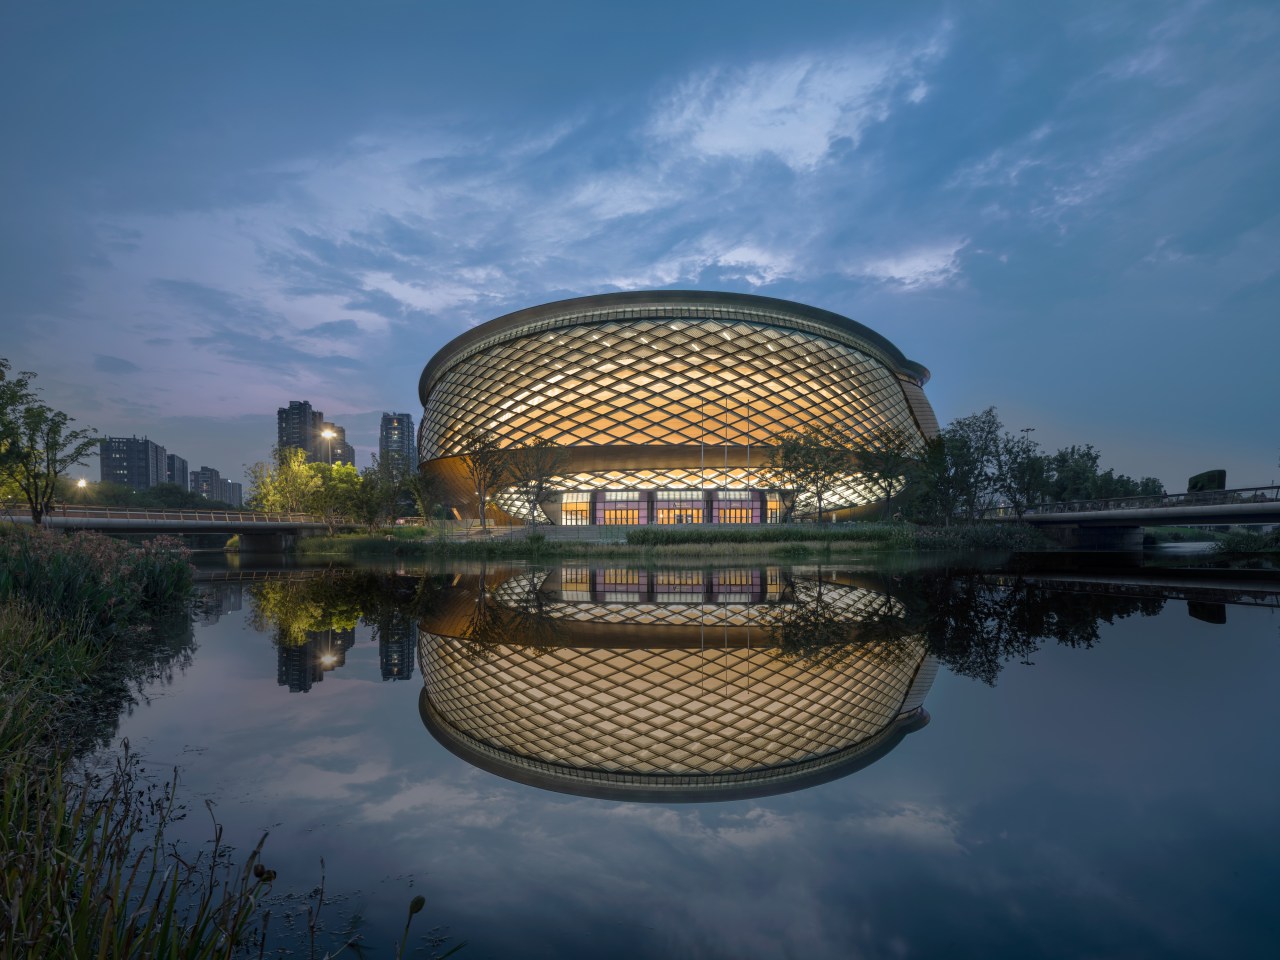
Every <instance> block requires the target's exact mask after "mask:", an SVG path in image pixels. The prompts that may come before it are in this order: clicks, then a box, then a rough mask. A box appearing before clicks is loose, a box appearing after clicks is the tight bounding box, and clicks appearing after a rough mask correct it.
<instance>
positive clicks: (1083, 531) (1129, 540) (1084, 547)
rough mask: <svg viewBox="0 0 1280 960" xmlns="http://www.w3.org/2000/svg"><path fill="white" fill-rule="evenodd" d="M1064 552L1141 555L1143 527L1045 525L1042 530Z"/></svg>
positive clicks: (1072, 524)
mask: <svg viewBox="0 0 1280 960" xmlns="http://www.w3.org/2000/svg"><path fill="white" fill-rule="evenodd" d="M1040 532H1041V533H1043V534H1044V535H1045V536H1046V537H1048V538H1049V539H1050V540H1053V541H1054V542H1056V543H1057V544H1058V545H1059V546H1061V547H1062V548H1063V549H1064V550H1071V551H1078V552H1082V553H1084V552H1090V551H1097V552H1099V553H1104V552H1105V553H1141V552H1142V527H1140V526H1114V527H1102V526H1094V525H1092V524H1089V525H1083V524H1075V523H1054V524H1045V525H1043V526H1042V527H1041V528H1040Z"/></svg>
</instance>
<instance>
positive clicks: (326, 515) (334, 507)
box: [303, 463, 362, 536]
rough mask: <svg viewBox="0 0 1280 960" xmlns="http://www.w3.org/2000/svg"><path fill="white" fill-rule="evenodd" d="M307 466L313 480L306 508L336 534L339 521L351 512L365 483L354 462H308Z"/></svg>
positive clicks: (306, 499) (306, 468)
mask: <svg viewBox="0 0 1280 960" xmlns="http://www.w3.org/2000/svg"><path fill="white" fill-rule="evenodd" d="M305 470H306V472H307V473H309V474H310V475H311V477H312V481H313V482H312V483H311V484H309V485H308V486H309V489H308V492H307V494H306V497H305V499H304V500H303V509H304V510H305V511H306V512H307V513H310V514H312V515H314V516H316V517H319V518H320V519H321V520H322V521H324V525H325V527H327V528H328V531H329V535H330V536H333V533H334V531H335V530H336V529H337V527H338V524H339V523H341V522H342V521H343V520H345V519H346V518H347V517H349V516H350V515H351V511H352V509H353V508H354V507H355V505H356V500H357V497H358V496H359V492H360V488H361V486H362V483H361V477H360V473H359V472H358V471H357V470H356V467H355V464H353V463H334V464H329V463H308V464H306V466H305Z"/></svg>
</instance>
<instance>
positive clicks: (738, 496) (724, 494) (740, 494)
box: [716, 490, 751, 500]
mask: <svg viewBox="0 0 1280 960" xmlns="http://www.w3.org/2000/svg"><path fill="white" fill-rule="evenodd" d="M716 499H717V500H750V499H751V491H750V490H720V491H717V492H716Z"/></svg>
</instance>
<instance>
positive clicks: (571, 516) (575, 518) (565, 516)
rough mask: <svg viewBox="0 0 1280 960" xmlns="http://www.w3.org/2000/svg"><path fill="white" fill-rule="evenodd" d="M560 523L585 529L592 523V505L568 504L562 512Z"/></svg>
mask: <svg viewBox="0 0 1280 960" xmlns="http://www.w3.org/2000/svg"><path fill="white" fill-rule="evenodd" d="M560 522H561V523H563V524H564V525H565V526H568V527H585V526H588V525H589V524H590V523H591V504H590V503H566V504H564V506H563V508H562V509H561V511H560Z"/></svg>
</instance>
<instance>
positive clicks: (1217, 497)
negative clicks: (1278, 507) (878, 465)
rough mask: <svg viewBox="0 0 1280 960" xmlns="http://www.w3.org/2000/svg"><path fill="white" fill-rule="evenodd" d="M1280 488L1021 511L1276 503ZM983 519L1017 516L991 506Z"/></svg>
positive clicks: (1068, 502)
mask: <svg viewBox="0 0 1280 960" xmlns="http://www.w3.org/2000/svg"><path fill="white" fill-rule="evenodd" d="M1278 501H1280V486H1278V487H1241V488H1239V489H1236V490H1202V491H1199V492H1196V493H1166V494H1163V495H1160V496H1151V495H1147V496H1138V497H1113V498H1110V499H1099V500H1065V501H1059V502H1057V503H1038V504H1036V505H1035V506H1032V507H1028V508H1027V509H1026V510H1024V511H1022V514H1023V516H1028V515H1037V514H1051V513H1098V512H1101V511H1104V510H1144V509H1152V508H1161V507H1217V506H1222V505H1224V504H1247V503H1276V502H1278ZM982 516H983V518H984V519H988V518H995V517H1013V516H1017V511H1016V510H1014V508H1013V507H1011V506H1009V505H1008V504H1001V505H999V506H995V507H988V508H987V509H986V510H984V511H983V513H982Z"/></svg>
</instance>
